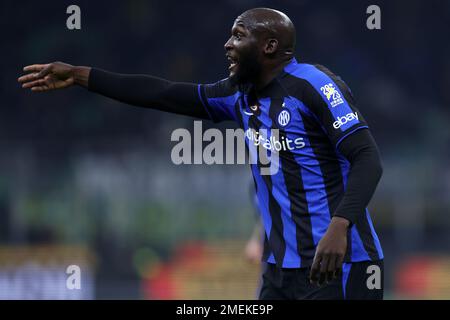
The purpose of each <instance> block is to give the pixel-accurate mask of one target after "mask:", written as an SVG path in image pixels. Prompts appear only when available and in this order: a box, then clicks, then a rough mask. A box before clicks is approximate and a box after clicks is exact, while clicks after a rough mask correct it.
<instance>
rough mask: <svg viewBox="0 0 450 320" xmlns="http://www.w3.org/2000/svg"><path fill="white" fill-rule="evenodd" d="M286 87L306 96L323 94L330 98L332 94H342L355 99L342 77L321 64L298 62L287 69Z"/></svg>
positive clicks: (326, 98)
mask: <svg viewBox="0 0 450 320" xmlns="http://www.w3.org/2000/svg"><path fill="white" fill-rule="evenodd" d="M285 82H286V87H287V88H288V90H289V92H293V93H295V94H296V95H297V96H298V95H300V96H302V97H303V98H304V97H305V96H310V95H312V96H315V97H317V98H318V97H319V96H321V98H322V99H325V100H330V97H331V96H336V94H342V95H344V96H346V98H347V97H348V98H349V99H352V100H353V97H352V94H351V90H350V89H349V87H348V86H347V84H346V83H345V82H344V81H343V80H342V78H341V77H340V76H338V75H336V74H334V73H333V72H332V71H330V69H328V68H327V67H325V66H323V65H320V64H308V63H298V64H297V65H295V66H293V67H292V68H290V69H288V70H286V77H285Z"/></svg>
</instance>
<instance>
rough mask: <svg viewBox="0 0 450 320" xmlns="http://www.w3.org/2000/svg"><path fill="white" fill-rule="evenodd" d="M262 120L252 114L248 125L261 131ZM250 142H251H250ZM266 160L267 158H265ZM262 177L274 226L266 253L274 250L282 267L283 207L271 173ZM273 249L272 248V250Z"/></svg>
mask: <svg viewBox="0 0 450 320" xmlns="http://www.w3.org/2000/svg"><path fill="white" fill-rule="evenodd" d="M261 125H262V124H261V122H260V121H259V120H258V118H257V117H255V116H254V115H252V116H250V118H249V120H248V127H249V128H251V129H254V130H256V131H258V132H259V129H260V127H261ZM249 143H250V142H249ZM259 148H263V147H262V146H261V145H259ZM257 152H258V164H257V166H258V170H260V172H261V169H262V165H261V161H260V158H259V156H260V155H264V152H261V153H260V152H259V150H257ZM264 160H266V159H264ZM264 163H267V161H264ZM261 179H262V180H263V181H264V184H265V185H266V188H267V194H268V200H269V213H270V217H271V219H272V228H271V230H270V235H269V238H268V244H269V246H268V247H270V248H267V246H265V250H264V251H265V253H266V255H267V257H268V256H269V255H270V252H269V251H272V253H273V255H274V258H275V263H276V265H277V266H279V267H282V266H283V260H284V255H285V253H286V240H285V239H284V236H283V221H282V220H281V207H280V205H279V203H278V202H277V200H276V199H275V197H274V196H273V194H272V179H271V176H270V175H261ZM270 249H272V250H270Z"/></svg>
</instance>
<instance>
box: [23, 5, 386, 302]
mask: <svg viewBox="0 0 450 320" xmlns="http://www.w3.org/2000/svg"><path fill="white" fill-rule="evenodd" d="M295 39H296V34H295V28H294V25H293V23H292V22H291V20H290V19H289V18H288V17H287V16H286V15H285V14H284V13H282V12H280V11H276V10H273V9H267V8H255V9H251V10H248V11H246V12H244V13H242V14H241V15H240V16H238V17H237V19H236V20H235V21H234V24H233V26H232V29H231V36H230V38H229V39H228V41H227V42H226V43H225V51H226V57H227V58H228V60H229V62H230V65H229V77H228V78H226V79H223V80H221V81H218V82H216V83H214V84H193V83H180V82H172V81H168V80H164V79H160V78H157V77H154V76H146V75H125V74H117V73H112V72H108V71H104V70H100V69H96V68H91V67H79V66H72V65H69V64H65V63H61V62H54V63H50V64H35V65H30V66H27V67H25V68H24V71H25V72H29V73H28V74H26V75H24V76H22V77H20V78H19V82H21V83H22V86H23V87H24V88H30V89H31V90H32V91H36V92H42V91H48V90H53V89H60V88H66V87H69V86H72V85H79V86H81V87H85V88H87V89H88V90H90V91H92V92H96V93H98V94H102V95H104V96H107V97H110V98H113V99H116V100H119V101H122V102H125V103H128V104H131V105H136V106H141V107H148V108H153V109H158V110H162V111H166V112H172V113H177V114H183V115H188V116H193V117H197V118H201V119H211V120H213V121H215V122H219V121H224V120H231V121H236V122H237V123H238V124H239V125H240V127H241V128H243V129H244V130H245V131H247V132H248V130H250V131H251V132H253V134H251V135H246V138H245V139H246V146H247V148H248V149H249V151H252V150H254V149H255V145H258V147H259V148H261V146H262V145H264V147H265V148H266V149H267V151H268V152H267V153H269V152H270V153H271V154H275V153H276V154H278V157H279V159H278V166H279V167H278V168H279V170H278V171H277V172H276V173H274V174H272V175H269V174H261V170H260V169H261V167H262V163H261V162H262V159H260V158H261V156H260V153H258V154H257V155H256V157H258V161H257V163H256V164H252V165H251V169H252V173H253V178H254V181H255V187H256V194H257V197H258V205H259V210H260V213H261V216H262V220H263V223H264V228H265V234H266V235H265V248H264V254H263V260H264V261H266V262H267V263H268V267H267V269H266V271H265V273H264V274H263V284H262V289H261V293H260V296H259V298H260V299H382V297H383V288H382V285H380V283H382V281H383V280H382V279H383V278H382V276H383V252H382V249H381V246H380V242H379V240H378V237H377V235H376V233H375V230H374V227H373V225H372V221H371V218H370V215H369V212H368V210H367V209H366V207H367V205H368V203H369V201H370V199H371V197H372V195H373V193H374V191H375V188H376V185H377V184H378V181H379V179H380V177H381V174H382V167H381V162H380V157H379V153H378V149H377V146H376V144H375V142H374V139H373V137H372V135H371V134H370V131H369V128H368V126H367V123H366V121H365V120H364V118H363V116H362V114H361V112H360V111H359V110H358V109H357V108H356V106H355V101H354V98H353V96H352V93H351V91H350V89H349V88H348V87H347V85H346V84H345V83H344V82H343V81H342V80H341V79H340V78H339V77H337V76H335V75H334V74H333V73H331V72H330V71H329V70H328V69H326V68H325V67H323V66H321V65H311V64H307V63H303V62H299V61H297V60H296V59H295V57H294V49H295ZM275 130H278V131H275ZM264 132H266V133H265V135H264ZM272 132H278V133H279V134H278V137H277V136H276V135H275V134H273V136H272ZM251 137H253V138H251ZM255 137H256V138H255ZM261 139H262V140H263V143H261ZM266 142H267V143H266ZM276 145H277V146H278V148H276ZM369 267H370V268H369ZM372 270H375V273H374V274H373V275H371V274H370V273H371V272H372ZM369 276H377V277H381V280H378V281H375V282H374V284H375V285H368V283H369V282H370V281H368V280H370V279H368V277H369ZM380 281H381V282H380ZM377 283H378V284H377Z"/></svg>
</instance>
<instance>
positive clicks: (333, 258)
mask: <svg viewBox="0 0 450 320" xmlns="http://www.w3.org/2000/svg"><path fill="white" fill-rule="evenodd" d="M336 259H337V256H334V255H333V256H331V257H330V260H329V263H328V267H327V275H326V282H329V281H332V280H333V278H334V272H335V271H336Z"/></svg>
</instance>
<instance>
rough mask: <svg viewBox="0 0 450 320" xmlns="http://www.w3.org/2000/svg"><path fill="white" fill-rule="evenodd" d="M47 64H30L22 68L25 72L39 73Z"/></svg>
mask: <svg viewBox="0 0 450 320" xmlns="http://www.w3.org/2000/svg"><path fill="white" fill-rule="evenodd" d="M47 66H48V64H32V65H30V66H26V67H24V68H23V71H25V72H40V71H41V70H42V69H44V68H45V67H47Z"/></svg>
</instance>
